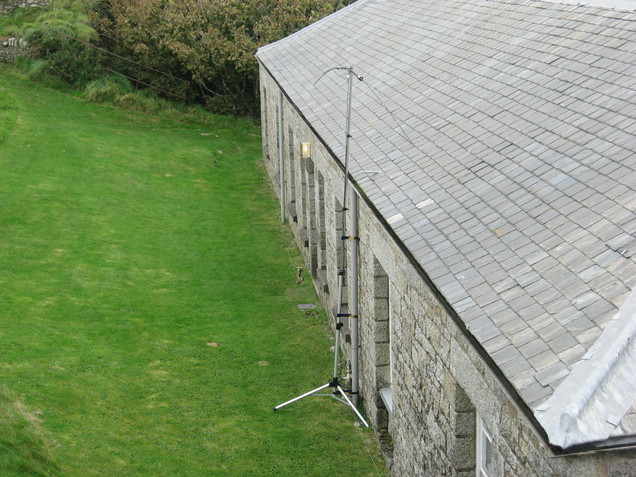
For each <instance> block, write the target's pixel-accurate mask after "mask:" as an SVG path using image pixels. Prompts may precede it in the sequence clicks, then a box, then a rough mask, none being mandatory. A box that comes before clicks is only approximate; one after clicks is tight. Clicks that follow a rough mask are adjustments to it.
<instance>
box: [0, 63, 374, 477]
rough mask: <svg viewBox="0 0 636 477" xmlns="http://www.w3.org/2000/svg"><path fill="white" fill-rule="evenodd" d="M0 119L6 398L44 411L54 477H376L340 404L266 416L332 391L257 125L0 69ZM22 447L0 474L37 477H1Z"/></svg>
mask: <svg viewBox="0 0 636 477" xmlns="http://www.w3.org/2000/svg"><path fill="white" fill-rule="evenodd" d="M0 123H1V124H0V290H1V291H0V385H1V386H3V387H6V388H7V389H8V390H9V391H8V392H10V393H11V395H12V396H16V397H20V398H21V399H22V400H23V401H24V403H23V404H20V406H23V405H24V406H26V407H27V408H28V409H30V412H31V413H37V414H38V415H39V422H37V420H35V418H34V420H35V421H36V422H35V425H36V426H37V427H39V428H41V431H42V433H43V435H44V436H45V438H46V440H47V441H48V442H50V443H51V444H52V457H51V460H52V461H53V463H52V464H51V467H50V469H53V470H51V473H55V471H54V469H55V466H57V467H58V468H59V474H60V475H67V476H93V475H94V476H127V475H130V476H144V475H150V476H187V475H193V476H198V475H203V476H208V475H209V476H216V475H219V476H226V475H227V476H243V475H259V476H261V475H262V476H266V475H275V476H294V475H298V476H313V475H316V476H318V475H328V474H333V473H338V474H340V473H342V475H354V476H366V475H386V470H385V468H384V461H383V459H382V458H381V457H380V455H379V450H378V446H377V444H376V443H375V438H374V436H373V433H372V432H371V431H370V430H367V429H361V428H359V427H358V426H356V425H355V424H354V423H355V421H356V419H355V416H353V414H352V412H351V411H350V410H349V409H348V408H347V407H346V406H344V405H342V404H340V403H338V402H336V401H334V400H332V399H328V398H320V397H312V398H308V399H305V400H302V401H300V402H298V403H295V404H294V405H291V406H288V407H286V408H284V409H282V410H280V411H278V412H276V413H275V412H273V411H272V407H273V406H274V405H276V404H279V403H281V402H283V401H286V400H288V399H291V398H292V397H294V396H296V395H298V394H300V393H302V392H305V391H307V390H310V389H312V388H314V387H317V386H318V385H321V384H323V383H324V382H326V381H327V380H328V378H329V375H330V374H331V352H330V346H331V344H332V342H331V340H330V338H329V337H328V334H327V332H326V330H325V318H324V317H325V313H324V311H323V310H321V309H318V312H317V313H316V314H307V313H306V312H305V311H304V310H299V309H298V308H297V306H296V305H297V304H299V303H315V302H316V298H315V295H314V293H313V290H312V289H311V285H310V284H309V283H303V284H301V285H300V286H299V285H296V284H295V278H296V277H295V272H296V269H295V265H296V264H297V263H298V262H299V256H298V252H297V251H296V249H295V248H294V247H293V246H292V243H291V240H290V238H289V236H288V232H287V231H286V229H285V228H283V227H281V226H280V225H279V221H278V217H277V213H278V208H277V206H276V203H275V201H274V198H273V196H272V194H271V192H270V190H269V188H268V184H267V181H266V179H265V173H264V170H263V169H262V167H261V165H260V160H261V159H260V157H261V153H260V136H259V130H258V128H257V127H255V126H253V125H250V124H248V123H246V122H242V121H237V120H233V119H228V118H213V117H211V118H210V119H209V120H208V121H207V122H199V123H193V122H190V123H185V122H184V123H178V122H175V121H174V120H168V119H166V118H163V119H161V118H156V117H152V116H148V115H143V114H136V113H130V112H126V111H121V110H116V109H113V108H110V107H106V106H99V105H95V104H90V103H86V102H84V101H82V100H79V99H77V98H74V97H72V96H70V95H67V94H64V93H61V92H56V91H51V90H47V89H45V88H42V87H40V86H37V85H35V84H33V83H30V82H28V81H26V80H24V79H22V78H21V77H20V76H18V75H17V74H14V73H10V72H7V71H2V70H0ZM3 137H4V139H3ZM2 409H3V408H2V407H0V413H1V412H2ZM36 411H37V412H36ZM2 420H3V417H2V415H0V423H1V422H2ZM5 420H6V419H5ZM5 424H6V423H5ZM18 447H19V446H17V445H15V443H14V444H12V443H11V442H7V441H6V439H4V440H3V439H2V437H0V475H3V476H4V475H22V474H24V475H36V473H35V471H34V470H33V469H31V470H29V469H28V464H24V466H25V468H23V469H22V474H21V473H20V471H19V469H18V471H15V469H14V471H15V472H14V474H11V473H10V469H8V468H6V466H8V465H9V464H8V462H12V460H11V459H10V458H8V457H7V456H9V455H13V457H15V453H16V452H18V451H16V449H17V448H18ZM18 450H19V449H18ZM14 460H15V459H14ZM3 465H5V468H4V469H3ZM11 465H13V464H11ZM43 475H44V474H43Z"/></svg>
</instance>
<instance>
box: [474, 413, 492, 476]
mask: <svg viewBox="0 0 636 477" xmlns="http://www.w3.org/2000/svg"><path fill="white" fill-rule="evenodd" d="M476 417H477V419H476V422H477V429H476V434H477V439H476V440H477V449H476V452H475V456H476V460H477V462H476V465H475V471H476V476H477V477H494V475H495V474H494V471H493V468H492V465H493V460H494V452H495V447H494V445H493V442H492V434H491V433H490V431H488V429H487V428H486V425H485V424H484V421H483V420H482V419H481V416H479V414H477V416H476Z"/></svg>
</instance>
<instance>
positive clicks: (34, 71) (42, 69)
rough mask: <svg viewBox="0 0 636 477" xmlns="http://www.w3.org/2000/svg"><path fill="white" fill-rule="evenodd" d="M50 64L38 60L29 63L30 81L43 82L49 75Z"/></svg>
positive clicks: (27, 71) (28, 73) (28, 74)
mask: <svg viewBox="0 0 636 477" xmlns="http://www.w3.org/2000/svg"><path fill="white" fill-rule="evenodd" d="M48 67H49V63H48V61H46V60H42V59H38V60H33V61H30V62H28V63H27V70H26V73H27V77H28V78H29V79H30V80H34V81H37V80H41V79H43V78H44V76H45V75H46V74H47V71H48Z"/></svg>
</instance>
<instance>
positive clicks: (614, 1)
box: [540, 0, 636, 11]
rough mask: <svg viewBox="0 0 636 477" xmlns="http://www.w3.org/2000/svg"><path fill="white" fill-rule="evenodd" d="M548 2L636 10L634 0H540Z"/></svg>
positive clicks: (635, 1)
mask: <svg viewBox="0 0 636 477" xmlns="http://www.w3.org/2000/svg"><path fill="white" fill-rule="evenodd" d="M540 1H544V2H549V3H560V4H565V5H577V6H579V7H598V8H605V9H612V10H614V9H615V10H627V11H636V0H540Z"/></svg>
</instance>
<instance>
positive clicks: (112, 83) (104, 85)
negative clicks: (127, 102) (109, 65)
mask: <svg viewBox="0 0 636 477" xmlns="http://www.w3.org/2000/svg"><path fill="white" fill-rule="evenodd" d="M131 92H132V86H131V84H130V82H129V81H128V80H127V79H126V78H122V77H121V76H117V75H110V76H104V77H101V78H98V79H96V80H93V81H91V82H90V83H88V84H87V85H86V87H85V88H84V96H85V97H86V99H88V100H89V101H93V102H94V103H115V102H117V100H118V98H120V97H122V96H125V95H127V94H129V93H131Z"/></svg>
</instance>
